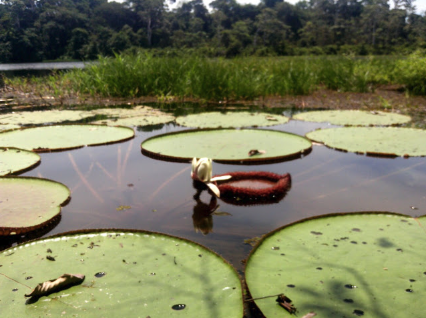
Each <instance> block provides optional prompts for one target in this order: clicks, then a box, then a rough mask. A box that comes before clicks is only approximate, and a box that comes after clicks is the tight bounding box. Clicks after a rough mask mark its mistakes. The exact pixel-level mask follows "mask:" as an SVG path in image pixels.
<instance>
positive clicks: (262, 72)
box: [2, 51, 426, 108]
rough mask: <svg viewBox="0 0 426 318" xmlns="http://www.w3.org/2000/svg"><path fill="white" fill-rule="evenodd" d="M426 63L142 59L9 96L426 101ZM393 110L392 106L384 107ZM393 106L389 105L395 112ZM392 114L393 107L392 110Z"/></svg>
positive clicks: (17, 86) (57, 76)
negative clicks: (380, 96) (388, 95)
mask: <svg viewBox="0 0 426 318" xmlns="http://www.w3.org/2000/svg"><path fill="white" fill-rule="evenodd" d="M425 74H426V57H425V54H424V52H422V51H417V52H415V53H413V54H411V55H409V56H407V57H395V56H368V57H354V56H295V57H238V58H234V59H224V58H206V57H200V56H190V57H167V56H163V57H155V56H153V55H152V54H150V53H147V52H145V51H141V52H138V53H134V54H122V55H119V54H116V55H115V56H114V57H100V58H99V62H98V63H96V64H93V65H90V66H87V67H86V68H84V69H73V70H70V71H66V72H56V73H53V74H51V75H48V76H43V77H30V78H20V77H12V78H6V77H4V78H3V82H4V87H3V88H2V90H3V95H9V96H11V95H13V92H15V93H16V92H21V95H22V94H23V95H31V94H35V95H38V97H41V98H43V97H45V100H46V101H47V100H59V101H60V100H65V99H67V97H68V99H69V98H71V100H76V99H80V100H81V99H89V98H92V99H96V98H98V99H105V98H106V99H137V98H148V99H151V100H153V101H155V100H156V101H159V102H169V101H176V102H184V101H196V102H198V103H201V104H206V103H225V104H229V103H238V102H248V101H255V100H258V101H259V100H260V101H265V100H267V99H271V98H272V99H274V98H275V99H276V98H283V97H288V96H295V97H298V96H309V95H312V94H315V93H316V92H318V91H320V90H328V91H331V92H337V93H345V92H346V93H373V94H374V93H375V92H376V90H378V89H381V88H383V87H387V88H393V89H394V90H395V91H398V92H399V93H400V94H402V95H404V96H405V97H409V96H416V95H426V76H425ZM381 104H383V105H384V107H385V108H386V107H387V106H386V101H385V100H383V101H381ZM388 106H389V105H388ZM389 107H391V106H389Z"/></svg>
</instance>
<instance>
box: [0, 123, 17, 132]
mask: <svg viewBox="0 0 426 318" xmlns="http://www.w3.org/2000/svg"><path fill="white" fill-rule="evenodd" d="M20 127H21V126H19V125H9V124H7V125H1V124H0V131H2V130H9V129H16V128H20Z"/></svg>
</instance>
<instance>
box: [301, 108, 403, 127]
mask: <svg viewBox="0 0 426 318" xmlns="http://www.w3.org/2000/svg"><path fill="white" fill-rule="evenodd" d="M293 119H298V120H305V121H313V122H328V123H330V124H333V125H342V126H390V125H397V124H405V123H408V122H410V121H411V117H410V116H407V115H401V114H396V113H389V112H381V111H361V110H322V111H312V112H306V113H299V114H296V115H294V116H293Z"/></svg>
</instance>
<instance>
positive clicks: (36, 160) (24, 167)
mask: <svg viewBox="0 0 426 318" xmlns="http://www.w3.org/2000/svg"><path fill="white" fill-rule="evenodd" d="M5 151H14V152H15V153H16V156H20V155H19V154H25V155H27V156H30V157H32V160H30V161H29V162H28V163H26V164H19V165H16V164H17V163H16V162H15V163H14V167H11V166H10V165H9V166H7V165H6V168H8V167H9V169H6V170H1V169H2V164H3V161H2V157H1V154H2V153H4V152H5ZM40 162H41V158H40V156H39V155H38V154H37V153H35V152H33V151H28V150H24V149H20V148H14V147H0V176H7V175H11V174H19V173H23V172H25V171H29V170H31V169H34V168H35V167H37V166H38V165H39V164H40ZM6 171H8V172H6Z"/></svg>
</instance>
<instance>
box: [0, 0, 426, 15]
mask: <svg viewBox="0 0 426 318" xmlns="http://www.w3.org/2000/svg"><path fill="white" fill-rule="evenodd" d="M0 1H1V0H0ZM109 1H111V0H109ZM112 1H117V2H123V0H112ZM184 1H185V0H176V4H179V3H180V2H184ZM212 1H213V0H203V2H204V5H205V6H206V7H207V8H208V9H209V8H210V7H209V3H210V2H212ZM285 1H286V2H288V3H292V4H295V3H297V2H299V1H300V0H285ZM166 2H167V1H166ZM237 2H238V3H240V4H248V3H251V4H255V5H256V4H258V3H259V2H260V0H237ZM413 2H414V5H415V6H416V8H417V10H416V12H417V13H419V14H423V13H425V11H426V0H413ZM389 3H390V4H391V6H392V4H393V1H392V0H391V1H389Z"/></svg>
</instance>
